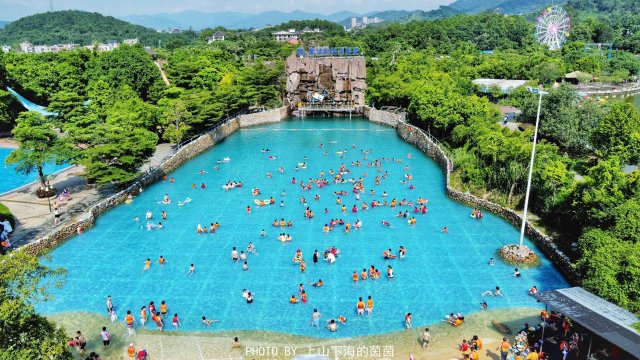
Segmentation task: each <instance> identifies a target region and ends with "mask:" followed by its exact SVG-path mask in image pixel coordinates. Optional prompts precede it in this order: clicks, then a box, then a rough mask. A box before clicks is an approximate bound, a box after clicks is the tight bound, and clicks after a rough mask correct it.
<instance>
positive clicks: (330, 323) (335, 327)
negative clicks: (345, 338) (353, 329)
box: [327, 319, 338, 332]
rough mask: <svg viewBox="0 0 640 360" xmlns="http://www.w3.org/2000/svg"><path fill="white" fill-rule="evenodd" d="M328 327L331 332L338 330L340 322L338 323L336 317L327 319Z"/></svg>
mask: <svg viewBox="0 0 640 360" xmlns="http://www.w3.org/2000/svg"><path fill="white" fill-rule="evenodd" d="M327 329H329V331H331V332H336V330H338V324H336V320H335V319H331V320H329V321H327Z"/></svg>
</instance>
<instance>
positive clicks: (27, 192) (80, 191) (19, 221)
mask: <svg viewBox="0 0 640 360" xmlns="http://www.w3.org/2000/svg"><path fill="white" fill-rule="evenodd" d="M173 153H174V150H173V147H172V145H171V144H160V145H158V146H157V147H156V151H155V153H154V154H153V156H152V157H151V158H149V159H148V160H147V162H145V164H144V165H143V166H141V167H140V171H146V170H148V169H150V168H152V167H157V166H158V165H160V164H161V163H162V162H163V161H164V160H166V159H167V158H169V157H170V156H171V155H173ZM83 174H84V168H83V167H82V166H71V167H69V168H67V169H65V170H63V171H61V172H59V173H57V174H56V175H54V176H52V178H51V179H50V183H51V185H52V186H54V187H55V188H56V189H57V190H58V194H60V193H62V191H63V190H64V189H68V190H69V191H70V192H71V197H72V199H71V201H69V202H68V203H67V204H64V205H62V206H61V207H60V210H59V211H60V214H61V217H60V220H61V221H59V222H58V225H60V224H61V223H63V222H65V221H68V220H70V219H73V218H75V217H76V216H78V215H80V214H82V213H83V212H84V211H85V210H86V209H88V208H89V207H91V206H92V205H94V204H96V203H97V202H99V201H100V200H102V199H103V198H105V197H108V196H110V195H112V194H114V193H115V192H117V188H116V187H115V186H105V187H102V188H97V187H96V186H95V185H91V184H87V181H86V180H85V178H83V177H82V175H83ZM38 186H39V183H37V182H36V183H32V184H31V185H29V186H26V187H22V188H19V189H18V190H16V191H13V192H10V193H7V194H4V195H3V196H0V202H1V203H2V204H4V205H5V206H7V207H8V208H9V210H11V212H12V213H13V215H14V217H15V218H16V227H15V229H14V232H13V235H12V240H11V244H12V247H13V248H17V247H20V246H23V245H25V244H28V243H29V242H31V241H34V240H36V239H38V238H40V237H42V236H44V235H45V234H47V233H49V232H51V231H53V230H54V229H55V228H56V226H58V225H55V224H54V222H55V221H54V220H55V219H54V216H53V212H51V211H50V210H49V202H48V201H47V199H38V197H37V196H36V194H35V191H36V189H37V188H38ZM49 200H50V202H51V205H52V209H53V203H54V202H55V201H57V199H55V198H50V199H49Z"/></svg>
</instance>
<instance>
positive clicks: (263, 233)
mask: <svg viewBox="0 0 640 360" xmlns="http://www.w3.org/2000/svg"><path fill="white" fill-rule="evenodd" d="M260 236H262V237H265V236H267V232H266V231H264V229H262V231H261V232H260Z"/></svg>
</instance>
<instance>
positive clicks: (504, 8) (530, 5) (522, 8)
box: [449, 0, 598, 14]
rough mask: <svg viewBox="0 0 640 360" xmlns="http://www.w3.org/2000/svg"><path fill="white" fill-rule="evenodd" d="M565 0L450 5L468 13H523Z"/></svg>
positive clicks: (477, 0) (476, 0) (466, 0)
mask: <svg viewBox="0 0 640 360" xmlns="http://www.w3.org/2000/svg"><path fill="white" fill-rule="evenodd" d="M590 1H598V0H590ZM564 2H565V1H563V0H556V1H552V0H457V1H455V2H453V3H452V4H450V5H449V7H452V8H454V9H456V10H458V11H460V12H464V13H467V14H477V13H481V12H483V11H495V12H499V13H503V14H522V13H528V12H532V11H537V10H542V9H544V8H545V7H547V6H548V5H550V4H551V3H553V4H555V5H559V4H562V3H564Z"/></svg>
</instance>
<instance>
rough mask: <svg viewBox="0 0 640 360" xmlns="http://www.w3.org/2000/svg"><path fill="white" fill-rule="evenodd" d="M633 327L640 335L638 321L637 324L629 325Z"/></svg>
mask: <svg viewBox="0 0 640 360" xmlns="http://www.w3.org/2000/svg"><path fill="white" fill-rule="evenodd" d="M631 326H633V328H634V329H636V331H637V332H639V333H640V321H638V322H637V323H635V324H633V325H631Z"/></svg>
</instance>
